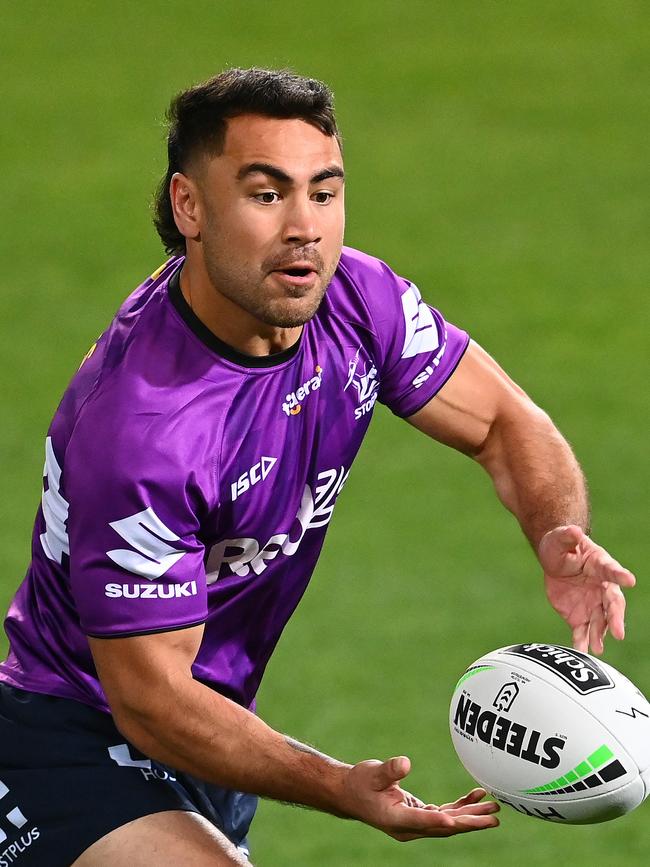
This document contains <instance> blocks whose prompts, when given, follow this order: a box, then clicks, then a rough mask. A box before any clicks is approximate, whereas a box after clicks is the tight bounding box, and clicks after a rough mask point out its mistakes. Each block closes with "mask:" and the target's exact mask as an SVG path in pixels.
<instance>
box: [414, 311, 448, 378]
mask: <svg viewBox="0 0 650 867" xmlns="http://www.w3.org/2000/svg"><path fill="white" fill-rule="evenodd" d="M427 309H428V308H427ZM446 349H447V329H446V328H445V333H444V335H443V338H442V343H441V344H440V347H439V348H438V351H437V352H436V354H435V356H434V357H433V358H432V359H431V362H430V363H429V364H427V366H426V367H425V368H424V370H422V371H420V373H418V375H417V376H416V377H415V379H414V380H413V381H412V383H411V385H412V386H413V387H414V388H422V386H423V385H424V383H425V382H426V381H427V379H429V377H430V376H433V374H434V372H435V369H436V367H438V365H439V364H440V362H441V361H442V357H443V355H444V354H445V350H446Z"/></svg>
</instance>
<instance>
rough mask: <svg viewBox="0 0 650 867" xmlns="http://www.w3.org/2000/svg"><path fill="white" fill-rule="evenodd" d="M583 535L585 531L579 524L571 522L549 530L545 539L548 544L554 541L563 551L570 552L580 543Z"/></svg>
mask: <svg viewBox="0 0 650 867" xmlns="http://www.w3.org/2000/svg"><path fill="white" fill-rule="evenodd" d="M583 536H584V532H583V530H582V529H581V528H580V527H578V526H577V524H569V525H567V526H566V527H555V528H554V529H552V530H549V531H548V533H547V534H546V535H545V536H544V539H545V540H546V543H547V544H549V543H552V544H553V545H555V546H557V547H558V548H560V549H561V550H562V552H563V553H568V552H569V551H571V550H573V549H574V548H575V547H576V546H577V545H578V544H579V542H580V540H581V539H582V538H583Z"/></svg>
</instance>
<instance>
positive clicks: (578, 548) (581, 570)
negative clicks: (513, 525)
mask: <svg viewBox="0 0 650 867" xmlns="http://www.w3.org/2000/svg"><path fill="white" fill-rule="evenodd" d="M538 557H539V562H540V563H541V564H542V568H543V569H544V581H545V583H546V595H547V596H548V599H549V602H550V603H551V605H552V606H553V608H555V610H556V611H557V612H558V614H559V615H560V616H561V617H563V618H564V619H565V620H566V622H567V623H568V624H569V626H570V627H571V631H572V637H573V646H574V647H575V648H576V650H582V651H583V652H585V653H586V652H588V651H589V647H591V651H592V653H595V654H598V655H600V654H601V653H602V652H603V650H604V641H605V635H606V634H607V632H608V631H609V632H610V633H611V634H612V636H613V637H614V638H617V639H618V640H619V641H620V640H621V639H623V638H624V637H625V597H624V596H623V592H622V590H621V587H634V585H635V583H636V579H635V577H634V575H633V574H632V573H631V572H630V571H629V570H628V569H624V568H623V566H621V564H620V563H617V562H616V560H614V558H613V557H611V556H610V555H609V554H608V553H607V551H605V549H604V548H601V547H600V545H596V543H595V542H593V541H592V540H591V539H590V538H589V536H587V535H586V534H585V533H584V532H583V531H582V530H581V529H580V527H577V526H574V525H570V526H567V527H556V528H555V529H554V530H550V531H549V532H548V533H546V535H545V536H543V538H542V541H541V542H540V544H539V550H538Z"/></svg>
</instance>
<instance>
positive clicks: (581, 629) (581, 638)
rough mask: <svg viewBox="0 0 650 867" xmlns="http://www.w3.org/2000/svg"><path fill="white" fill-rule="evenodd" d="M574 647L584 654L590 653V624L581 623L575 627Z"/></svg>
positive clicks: (573, 634) (573, 635)
mask: <svg viewBox="0 0 650 867" xmlns="http://www.w3.org/2000/svg"><path fill="white" fill-rule="evenodd" d="M572 641H573V646H574V647H575V649H576V650H581V651H582V652H583V653H587V652H588V651H589V623H579V624H578V626H574V628H573V633H572Z"/></svg>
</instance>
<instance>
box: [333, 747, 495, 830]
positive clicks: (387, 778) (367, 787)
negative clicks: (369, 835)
mask: <svg viewBox="0 0 650 867" xmlns="http://www.w3.org/2000/svg"><path fill="white" fill-rule="evenodd" d="M410 770H411V762H410V761H409V759H407V758H406V756H399V757H397V758H394V759H389V760H388V761H387V762H378V761H376V760H372V761H367V762H360V763H359V764H358V765H354V767H352V768H350V770H349V772H348V776H347V779H346V784H345V800H346V801H347V805H346V813H347V814H348V815H350V816H352V817H353V818H356V819H360V820H361V821H362V822H365V823H366V824H368V825H372V826H373V827H375V828H379V830H380V831H384V833H386V834H388V835H389V836H390V837H394V838H395V839H396V840H400V841H406V840H417V839H419V838H420V837H451V836H452V835H453V834H463V833H465V832H466V831H480V830H482V829H483V828H495V827H496V826H497V825H498V824H499V821H498V819H497V818H496V816H493V815H491V814H492V813H496V812H497V811H498V810H499V805H498V804H496V803H495V802H493V801H486V802H484V803H482V804H479V803H478V802H479V801H480V800H481V799H482V798H484V797H485V795H486V792H485V790H484V789H473V790H472V791H471V792H470V793H469V794H467V795H465V796H464V797H463V798H459V799H458V800H457V801H454V803H453V804H443V805H442V806H441V807H437V806H436V805H435V804H425V803H424V802H423V801H421V800H420V799H419V798H416V797H415V796H414V795H411V794H409V793H408V792H405V791H404V789H402V788H400V786H399V785H398V783H399V781H400V780H402V779H404V777H405V776H406V775H407V774H408V773H409V771H410Z"/></svg>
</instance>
